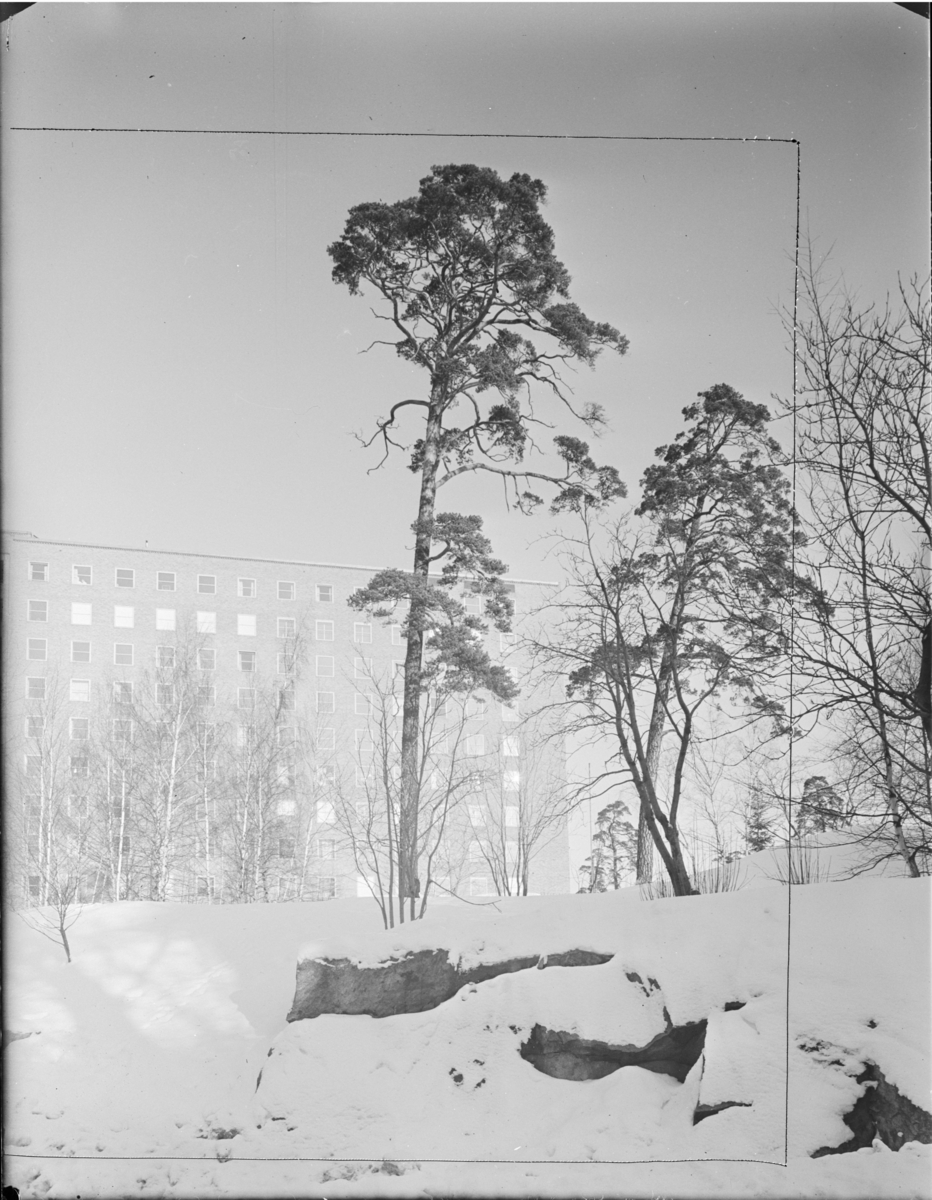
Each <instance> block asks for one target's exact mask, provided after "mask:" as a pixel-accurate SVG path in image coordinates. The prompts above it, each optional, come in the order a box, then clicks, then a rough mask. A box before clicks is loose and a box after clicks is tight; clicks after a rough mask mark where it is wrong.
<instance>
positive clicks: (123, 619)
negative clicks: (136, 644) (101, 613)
mask: <svg viewBox="0 0 932 1200" xmlns="http://www.w3.org/2000/svg"><path fill="white" fill-rule="evenodd" d="M134 615H135V609H133V608H127V607H126V606H125V605H123V604H116V605H114V607H113V624H114V626H115V627H116V628H117V629H132V628H133V625H134V623H135V622H134Z"/></svg>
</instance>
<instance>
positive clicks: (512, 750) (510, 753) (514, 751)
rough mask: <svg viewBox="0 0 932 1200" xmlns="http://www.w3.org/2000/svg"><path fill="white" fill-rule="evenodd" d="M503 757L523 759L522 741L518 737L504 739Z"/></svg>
mask: <svg viewBox="0 0 932 1200" xmlns="http://www.w3.org/2000/svg"><path fill="white" fill-rule="evenodd" d="M502 755H503V757H505V758H520V757H521V740H520V738H516V737H504V738H502Z"/></svg>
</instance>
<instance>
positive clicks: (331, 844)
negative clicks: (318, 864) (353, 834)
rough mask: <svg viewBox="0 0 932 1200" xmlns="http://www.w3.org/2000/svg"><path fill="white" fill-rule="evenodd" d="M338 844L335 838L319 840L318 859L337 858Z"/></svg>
mask: <svg viewBox="0 0 932 1200" xmlns="http://www.w3.org/2000/svg"><path fill="white" fill-rule="evenodd" d="M336 856H337V843H336V839H335V838H318V839H317V857H318V858H336Z"/></svg>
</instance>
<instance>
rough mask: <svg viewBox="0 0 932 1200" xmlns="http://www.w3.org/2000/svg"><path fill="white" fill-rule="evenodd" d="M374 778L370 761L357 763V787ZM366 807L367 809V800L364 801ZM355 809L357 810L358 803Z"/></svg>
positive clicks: (363, 785)
mask: <svg viewBox="0 0 932 1200" xmlns="http://www.w3.org/2000/svg"><path fill="white" fill-rule="evenodd" d="M374 778H375V772H374V770H373V767H372V763H364V764H363V765H362V766H359V765H357V767H356V786H357V787H365V786H366V784H367V783H372V781H373V779H374ZM366 807H367V811H368V801H367V802H366ZM357 811H358V805H357Z"/></svg>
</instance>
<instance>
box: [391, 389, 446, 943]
mask: <svg viewBox="0 0 932 1200" xmlns="http://www.w3.org/2000/svg"><path fill="white" fill-rule="evenodd" d="M441 396H442V388H441V385H440V384H439V383H438V382H434V383H433V384H432V386H431V408H430V414H429V416H428V418H427V427H426V430H425V433H424V454H423V465H422V468H421V495H420V502H419V504H418V514H417V527H416V529H417V531H416V535H415V543H414V570H413V574H414V576H415V579H416V580H418V581H419V582H422V583H423V585H425V586H426V584H427V579H428V574H429V571H430V545H431V526H432V525H433V520H434V505H435V503H436V498H437V468H438V465H439V461H440V455H439V450H440V433H441V425H440V414H441V406H440V399H441ZM423 620H424V610H423V602H422V601H420V600H419V599H418V597H417V596H412V599H411V606H410V611H409V615H408V647H407V651H406V653H405V678H404V706H403V710H402V723H401V803H400V805H399V808H400V811H399V819H398V902H399V903H398V908H399V916H400V919H401V920H402V921H404V919H405V900H407V901H408V903H409V919H410V920H412V921H413V920H414V919H415V900H416V898H417V896H418V894H419V892H420V882H419V880H418V877H417V871H418V862H417V840H418V810H419V807H420V778H419V771H418V747H419V740H420V739H419V729H420V705H421V668H422V663H423V654H424V629H423Z"/></svg>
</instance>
